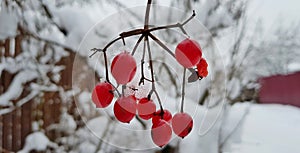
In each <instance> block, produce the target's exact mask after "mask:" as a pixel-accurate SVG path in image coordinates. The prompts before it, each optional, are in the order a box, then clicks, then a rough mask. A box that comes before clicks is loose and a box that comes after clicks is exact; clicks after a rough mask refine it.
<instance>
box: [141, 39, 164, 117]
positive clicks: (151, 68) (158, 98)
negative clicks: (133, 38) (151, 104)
mask: <svg viewBox="0 0 300 153" xmlns="http://www.w3.org/2000/svg"><path fill="white" fill-rule="evenodd" d="M145 38H146V39H145V42H146V43H147V50H148V56H149V65H150V71H151V82H152V90H151V91H150V93H149V96H148V97H151V95H152V94H153V93H154V94H155V96H156V98H157V100H158V103H159V106H160V109H161V111H162V112H163V110H164V109H163V106H162V102H161V100H160V97H159V95H158V93H157V91H156V88H155V79H154V70H153V61H152V54H151V48H150V43H149V39H148V36H146V37H145ZM162 115H163V113H162Z"/></svg>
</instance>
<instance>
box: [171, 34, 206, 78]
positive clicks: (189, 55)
mask: <svg viewBox="0 0 300 153" xmlns="http://www.w3.org/2000/svg"><path fill="white" fill-rule="evenodd" d="M175 56H176V60H177V61H178V63H179V64H181V65H182V66H183V67H184V68H194V67H195V66H196V67H197V73H198V76H199V77H200V78H204V77H207V75H208V70H207V67H208V64H207V62H206V60H205V59H204V58H203V57H202V49H201V47H200V45H199V43H198V42H196V41H195V40H191V39H185V40H183V41H182V42H181V43H179V44H178V45H177V47H176V51H175Z"/></svg>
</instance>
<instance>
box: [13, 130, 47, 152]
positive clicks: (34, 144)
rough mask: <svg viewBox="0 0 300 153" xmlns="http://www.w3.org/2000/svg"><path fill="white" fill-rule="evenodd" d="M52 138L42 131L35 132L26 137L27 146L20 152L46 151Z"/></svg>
mask: <svg viewBox="0 0 300 153" xmlns="http://www.w3.org/2000/svg"><path fill="white" fill-rule="evenodd" d="M49 144H50V140H49V139H48V138H47V136H45V134H44V133H42V132H34V133H31V134H30V135H28V136H27V137H26V140H25V146H24V147H23V149H22V150H20V151H18V153H29V152H30V151H32V150H35V151H45V150H46V148H47V146H48V145H49Z"/></svg>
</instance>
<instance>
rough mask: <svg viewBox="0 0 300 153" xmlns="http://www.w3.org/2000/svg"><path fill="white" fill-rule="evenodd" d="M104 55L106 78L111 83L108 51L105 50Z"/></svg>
mask: <svg viewBox="0 0 300 153" xmlns="http://www.w3.org/2000/svg"><path fill="white" fill-rule="evenodd" d="M103 57H104V62H105V78H106V81H107V82H109V83H110V81H109V74H108V61H107V55H106V51H103ZM110 84H111V83H110Z"/></svg>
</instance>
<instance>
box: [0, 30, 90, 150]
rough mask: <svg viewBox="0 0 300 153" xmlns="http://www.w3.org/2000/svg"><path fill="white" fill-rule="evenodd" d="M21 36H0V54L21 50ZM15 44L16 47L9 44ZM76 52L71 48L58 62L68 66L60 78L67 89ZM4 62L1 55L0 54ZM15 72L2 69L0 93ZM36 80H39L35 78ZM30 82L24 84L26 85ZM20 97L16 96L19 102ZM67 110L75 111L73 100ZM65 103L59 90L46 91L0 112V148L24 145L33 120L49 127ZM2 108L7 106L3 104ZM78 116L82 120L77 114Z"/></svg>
mask: <svg viewBox="0 0 300 153" xmlns="http://www.w3.org/2000/svg"><path fill="white" fill-rule="evenodd" d="M21 41H22V36H21V35H19V36H16V37H15V38H10V39H6V40H4V41H3V40H2V41H1V40H0V57H2V56H5V57H13V58H14V57H16V56H17V55H19V54H20V53H21V52H22V48H21ZM11 46H14V51H13V54H12V51H11V49H12V48H10V47H11ZM74 58H75V53H74V52H70V56H68V57H66V58H63V59H61V61H60V62H58V63H57V64H58V65H64V66H65V69H64V70H63V71H62V72H61V80H60V82H59V83H58V84H59V85H60V86H62V87H63V88H64V89H71V85H72V82H71V81H72V66H73V60H74ZM0 62H1V58H0ZM84 64H86V62H85V60H82V65H84ZM14 76H15V74H10V73H9V72H7V71H3V72H2V75H1V79H0V95H1V94H2V93H5V92H6V91H7V89H8V88H9V86H10V83H11V81H12V80H13V78H14ZM33 81H36V80H33ZM27 85H28V84H25V85H24V86H25V87H26V86H27ZM28 94H29V93H28V91H26V90H24V91H23V93H22V95H21V96H20V99H21V98H22V97H25V96H26V95H28ZM17 101H18V100H15V101H14V102H15V103H16V102H17ZM69 105H70V106H68V108H70V109H69V110H68V111H69V113H70V114H71V115H72V114H74V112H75V111H76V109H75V105H74V103H70V104H69ZM61 107H62V103H61V100H60V96H59V93H57V92H46V93H44V94H43V96H42V97H39V102H38V103H37V102H35V100H31V101H29V102H27V103H26V104H24V105H22V106H21V107H19V108H16V109H15V110H13V111H12V112H10V113H8V114H4V115H2V116H1V115H0V138H1V139H0V152H8V151H12V152H15V151H18V150H20V149H22V147H23V145H24V143H25V138H26V136H27V135H28V134H30V133H31V132H32V131H33V129H32V123H33V122H34V121H38V122H42V124H41V125H42V127H40V128H41V129H46V128H47V127H48V126H49V125H51V124H53V123H57V122H59V118H60V114H61ZM0 109H4V108H1V107H0ZM75 119H76V120H80V118H79V117H78V116H77V117H76V118H75ZM44 131H45V132H46V135H47V136H48V137H49V138H50V140H51V139H55V138H57V137H59V135H57V133H55V132H51V131H50V132H47V131H46V130H44Z"/></svg>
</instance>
